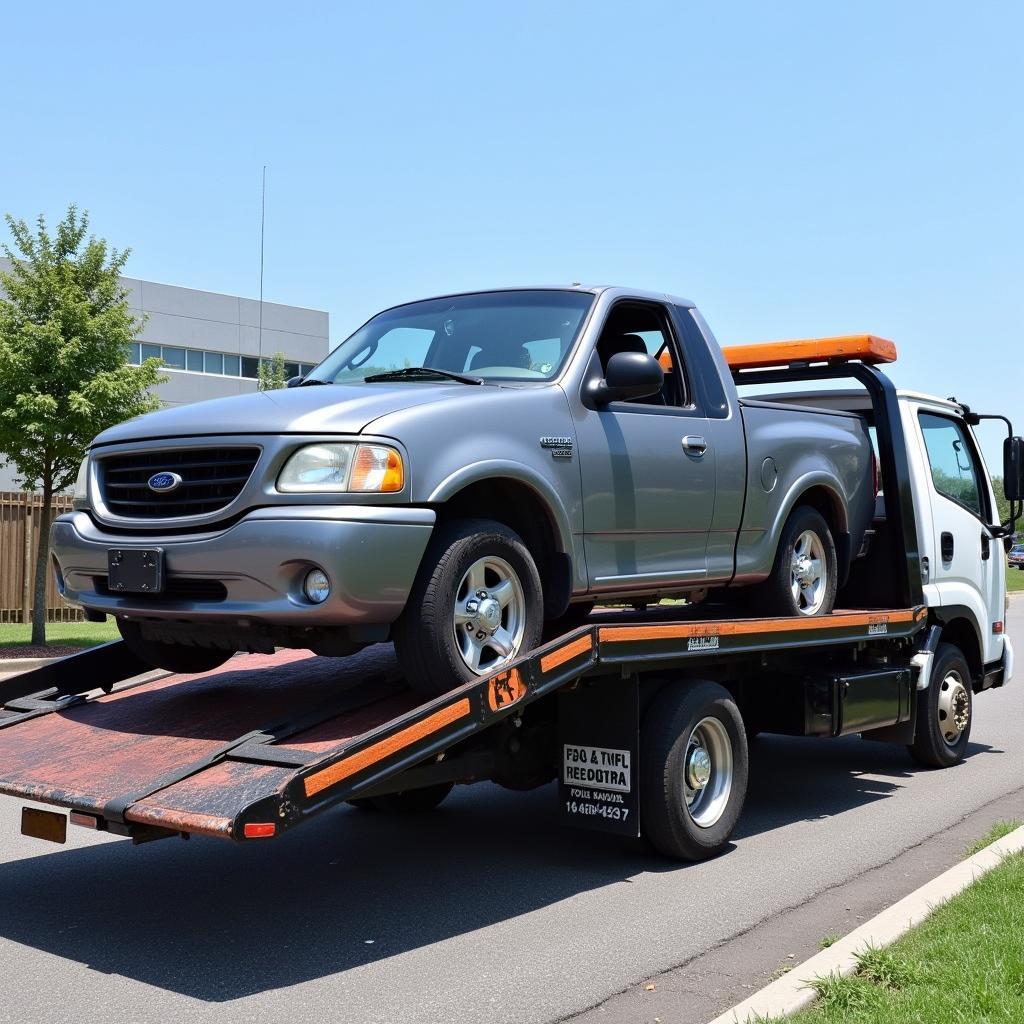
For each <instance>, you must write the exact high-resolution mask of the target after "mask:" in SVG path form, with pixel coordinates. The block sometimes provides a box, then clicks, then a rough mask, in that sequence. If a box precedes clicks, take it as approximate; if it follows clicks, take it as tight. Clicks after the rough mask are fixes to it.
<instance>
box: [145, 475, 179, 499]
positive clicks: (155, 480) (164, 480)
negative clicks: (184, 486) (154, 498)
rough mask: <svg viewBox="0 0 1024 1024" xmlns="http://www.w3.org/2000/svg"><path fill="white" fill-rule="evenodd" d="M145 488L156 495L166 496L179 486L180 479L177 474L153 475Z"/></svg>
mask: <svg viewBox="0 0 1024 1024" xmlns="http://www.w3.org/2000/svg"><path fill="white" fill-rule="evenodd" d="M146 486H147V487H148V488H149V489H150V490H151V491H155V492H156V493H157V494H167V493H168V492H169V491H176V490H177V489H178V488H179V487H180V486H181V477H180V476H178V474H177V473H154V474H153V475H152V476H151V477H150V478H149V480H148V481H147V482H146Z"/></svg>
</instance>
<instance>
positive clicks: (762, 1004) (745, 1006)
mask: <svg viewBox="0 0 1024 1024" xmlns="http://www.w3.org/2000/svg"><path fill="white" fill-rule="evenodd" d="M1021 851H1024V825H1022V826H1021V827H1020V828H1018V829H1015V830H1014V831H1013V832H1011V833H1010V834H1009V835H1008V836H1004V837H1003V838H1002V839H999V840H997V841H996V842H994V843H992V845H991V846H987V847H986V848H985V849H984V850H981V851H979V852H978V853H976V854H974V855H973V856H971V857H968V858H967V859H966V860H964V861H961V862H960V863H959V864H956V865H954V866H953V867H951V868H950V869H949V870H948V871H944V872H943V873H942V874H941V875H939V876H938V877H937V878H933V879H932V880H931V881H930V882H926V883H925V884H924V885H922V886H921V887H920V888H919V889H915V890H914V892H912V893H911V894H910V895H909V896H905V897H904V898H903V899H901V900H899V901H898V902H896V903H894V904H893V905H892V906H891V907H888V908H887V909H886V910H883V911H882V912H881V913H880V914H877V915H875V917H873V918H871V920H870V921H866V922H865V923H864V924H862V925H860V927H858V928H855V929H854V930H853V931H852V932H850V933H849V934H848V935H846V936H844V937H843V938H841V939H840V940H839V941H838V942H836V943H834V944H833V945H831V946H829V947H828V949H824V950H822V951H821V952H820V953H818V954H816V955H815V956H812V957H811V958H810V959H809V960H806V961H804V963H802V964H801V965H800V966H799V967H796V968H794V969H793V970H792V971H790V972H789V973H788V974H785V975H783V976H782V977H781V978H778V979H776V980H775V981H773V982H771V983H770V984H768V985H766V986H765V987H764V988H763V989H761V990H760V992H755V993H754V994H753V995H752V996H750V997H749V998H747V999H744V1000H743V1002H741V1003H737V1004H736V1005H735V1006H733V1007H732V1008H731V1009H728V1010H726V1011H725V1013H722V1014H719V1016H717V1017H715V1018H714V1020H712V1021H710V1024H753V1022H754V1021H757V1020H761V1019H764V1018H766V1017H767V1018H770V1017H788V1016H790V1015H791V1014H794V1013H796V1012H797V1011H799V1010H803V1009H805V1008H806V1007H808V1006H809V1005H810V1004H811V1003H813V1002H814V1000H815V999H816V998H817V993H816V992H815V991H814V989H813V988H812V987H811V983H812V982H813V981H814V979H815V978H820V977H824V976H826V975H829V974H837V975H842V976H844V977H845V976H848V975H850V974H852V973H853V972H854V970H855V968H856V966H857V961H856V958H855V956H854V954H855V953H858V952H861V951H862V950H863V949H864V947H865V946H868V945H873V946H888V945H890V944H891V943H893V942H895V941H896V939H898V938H899V937H900V936H901V935H903V934H905V933H906V932H908V931H909V930H910V929H911V928H913V927H914V925H917V924H920V923H921V922H922V921H923V920H924V919H925V918H926V917H928V916H929V914H931V912H932V911H933V910H935V908H936V907H938V906H939V905H940V904H942V903H945V902H946V901H947V900H949V899H951V898H952V897H953V896H956V895H957V893H960V892H963V890H964V889H966V888H967V887H968V886H969V885H970V884H971V883H972V882H974V881H976V880H977V879H978V878H981V876H982V875H985V874H987V873H988V872H989V871H991V870H992V868H994V867H996V866H997V865H998V864H1000V863H1001V862H1002V860H1003V859H1004V858H1005V857H1006V856H1007V855H1008V854H1011V853H1019V852H1021Z"/></svg>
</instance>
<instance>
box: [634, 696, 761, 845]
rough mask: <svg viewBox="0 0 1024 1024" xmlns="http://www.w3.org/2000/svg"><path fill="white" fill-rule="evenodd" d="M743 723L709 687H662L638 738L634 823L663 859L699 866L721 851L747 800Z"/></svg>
mask: <svg viewBox="0 0 1024 1024" xmlns="http://www.w3.org/2000/svg"><path fill="white" fill-rule="evenodd" d="M748 773H749V762H748V754H747V737H746V733H745V731H744V728H743V719H742V717H741V716H740V711H739V708H738V707H737V706H736V702H735V701H734V700H733V699H732V695H731V694H730V693H729V691H728V690H726V689H725V688H724V687H722V686H719V685H718V684H717V683H711V682H699V683H686V684H678V685H674V686H668V687H666V688H665V689H664V690H662V691H661V693H659V694H658V695H657V697H655V699H654V701H653V702H652V703H651V705H650V707H648V708H647V711H646V712H645V714H644V721H643V726H642V728H641V730H640V823H641V831H642V832H643V834H644V836H646V838H647V840H648V842H650V844H651V845H652V846H653V847H654V848H655V849H656V850H657V851H658V852H659V853H662V854H664V855H665V856H666V857H673V858H676V859H679V860H706V859H707V858H708V857H714V856H716V855H717V854H719V853H721V852H722V851H723V850H724V849H725V848H726V846H727V845H728V844H729V837H730V836H731V835H732V831H733V829H734V828H735V827H736V822H737V821H738V820H739V816H740V812H741V811H742V810H743V802H744V800H745V798H746V793H747V776H748Z"/></svg>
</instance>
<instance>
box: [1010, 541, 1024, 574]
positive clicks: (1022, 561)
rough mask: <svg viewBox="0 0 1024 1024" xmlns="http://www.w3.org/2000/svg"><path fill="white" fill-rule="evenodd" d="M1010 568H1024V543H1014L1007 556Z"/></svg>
mask: <svg viewBox="0 0 1024 1024" xmlns="http://www.w3.org/2000/svg"><path fill="white" fill-rule="evenodd" d="M1007 561H1008V562H1009V563H1010V568H1011V569H1013V568H1015V567H1016V568H1017V569H1024V544H1014V545H1013V547H1012V548H1010V554H1009V556H1008V557H1007Z"/></svg>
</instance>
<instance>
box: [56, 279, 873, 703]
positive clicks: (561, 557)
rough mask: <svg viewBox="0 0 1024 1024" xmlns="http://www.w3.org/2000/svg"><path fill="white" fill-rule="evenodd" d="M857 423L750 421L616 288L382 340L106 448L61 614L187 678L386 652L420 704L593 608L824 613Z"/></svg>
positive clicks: (711, 374)
mask: <svg viewBox="0 0 1024 1024" xmlns="http://www.w3.org/2000/svg"><path fill="white" fill-rule="evenodd" d="M873 477H874V456H873V454H872V449H871V443H870V439H869V436H868V432H867V427H866V425H865V423H864V421H863V420H862V419H860V418H859V417H858V416H856V415H852V414H849V413H844V412H836V411H828V410H824V409H823V410H817V409H808V408H804V407H797V406H786V405H780V404H779V403H778V402H777V401H774V402H770V403H769V402H759V401H756V400H740V399H739V398H738V397H737V392H736V388H735V386H734V383H733V377H732V374H731V373H730V369H729V366H728V364H727V362H726V360H725V357H724V356H723V353H722V350H721V349H720V348H719V346H718V345H717V343H716V342H715V340H714V338H713V336H712V334H711V332H710V330H709V329H708V327H707V325H706V324H705V322H704V320H703V318H702V317H701V316H700V314H699V313H698V311H697V310H696V308H695V307H694V306H693V304H692V303H690V302H687V301H685V300H683V299H678V298H673V297H671V296H667V295H664V294H652V293H647V292H640V291H634V290H630V289H624V288H607V287H600V288H580V287H573V288H534V289H509V290H499V291H488V292H477V293H471V294H460V295H449V296H444V297H441V298H434V299H428V300H425V301H421V302H412V303H409V304H407V305H401V306H396V307H394V308H393V309H388V310H386V311H385V312H383V313H380V314H378V315H377V316H375V317H374V318H373V319H372V320H370V321H369V322H368V323H366V324H365V325H364V326H363V327H361V328H359V330H358V331H356V332H355V334H353V335H352V336H351V337H350V338H349V339H348V340H347V341H345V342H344V343H342V344H341V345H339V346H338V347H337V348H336V349H335V350H334V351H333V352H332V353H331V354H330V355H329V356H328V357H327V358H326V359H325V360H324V362H323V363H321V364H320V365H319V366H318V367H316V369H314V370H313V371H312V372H311V373H310V374H309V375H308V376H307V377H306V378H305V379H302V380H300V379H297V378H296V379H293V380H292V381H290V382H289V387H288V388H287V389H284V390H280V391H269V392H262V393H258V394H251V395H243V396H239V397H235V398H226V399H219V400H215V401H211V402H204V403H200V404H197V405H190V406H186V407H183V408H175V409H166V410H163V411H160V412H156V413H152V414H150V415H148V416H144V417H142V418H140V419H137V420H133V421H131V422H129V423H125V424H122V425H121V426H118V427H115V428H113V429H111V430H108V431H105V432H104V433H103V434H101V435H100V436H99V437H97V438H96V440H95V442H94V443H93V445H92V446H91V448H90V451H89V455H88V457H87V459H86V460H85V462H84V463H83V465H82V469H81V472H80V474H79V479H78V483H77V485H76V489H75V498H74V511H73V512H71V513H69V514H67V515H63V516H61V517H60V518H59V519H58V520H57V521H56V522H55V523H54V526H53V532H52V550H53V561H54V571H55V573H56V576H57V582H58V586H59V589H60V591H61V593H62V594H63V595H64V596H65V597H66V598H67V599H68V600H70V601H73V602H78V603H79V604H81V605H83V606H84V608H85V609H86V612H87V614H88V615H89V616H90V617H93V618H95V617H97V616H102V615H104V614H110V615H114V616H116V618H117V623H118V626H119V628H120V631H121V634H122V636H123V637H124V639H125V640H126V641H127V643H128V644H129V645H130V647H131V648H132V649H133V650H135V651H136V653H138V654H139V655H141V656H142V657H143V658H144V659H145V660H146V661H148V662H149V663H150V664H152V665H154V666H158V667H163V668H167V669H171V670H174V671H184V672H198V671H206V670H208V669H211V668H213V667H215V666H217V665H219V664H221V663H222V662H223V661H225V660H226V659H227V658H228V657H229V656H230V655H231V654H232V653H233V652H235V651H237V650H249V651H271V650H273V649H274V648H275V647H295V648H308V649H309V650H312V651H314V652H315V653H317V654H323V655H335V656H336V655H345V654H348V653H351V652H353V651H355V650H357V649H358V648H360V647H362V646H365V645H367V644H371V643H376V642H379V641H384V640H388V639H392V640H393V641H394V642H395V645H396V648H397V651H398V655H399V658H400V660H401V662H402V665H403V668H404V670H405V671H406V672H407V674H408V678H409V680H410V682H411V683H412V685H413V686H415V687H416V688H418V689H419V690H421V691H422V692H425V693H434V692H439V691H441V690H445V689H448V688H450V687H451V686H452V685H453V680H454V681H458V680H460V679H462V680H468V679H471V678H473V677H474V676H476V675H479V674H483V673H491V672H494V671H495V670H498V669H500V668H501V666H502V665H504V664H505V663H507V662H508V661H510V660H511V659H513V658H515V657H517V656H518V655H519V654H521V653H523V652H525V651H527V650H529V649H530V648H532V647H535V646H536V645H537V644H538V643H539V642H540V640H541V636H542V632H543V631H544V630H545V624H546V623H547V624H548V626H547V628H548V629H552V628H556V629H557V628H561V627H565V628H569V627H570V626H571V625H572V624H573V623H574V621H576V620H578V619H579V617H580V616H582V615H585V614H586V613H587V612H589V610H590V608H591V607H592V605H593V603H594V602H595V601H598V600H612V599H630V600H654V599H657V598H658V597H661V596H668V595H688V596H690V597H691V598H693V599H695V600H696V599H699V598H700V597H701V596H703V595H705V594H706V593H707V592H708V590H709V588H714V589H718V588H724V587H740V586H743V587H749V588H750V591H749V593H750V596H751V598H752V600H753V602H754V604H755V607H756V608H757V609H758V610H759V611H761V612H762V613H764V614H771V615H783V616H792V615H820V614H825V613H828V612H829V611H830V610H831V609H832V605H833V602H834V600H835V594H836V589H837V587H838V586H840V585H841V584H842V582H843V580H844V578H845V576H846V574H847V572H848V570H849V567H850V564H851V561H852V560H853V559H854V558H855V557H856V556H857V554H858V552H859V551H860V549H861V546H862V542H863V540H864V537H865V531H866V528H867V526H868V524H869V523H870V520H871V515H872V510H873V507H874V498H875V487H874V484H873Z"/></svg>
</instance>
